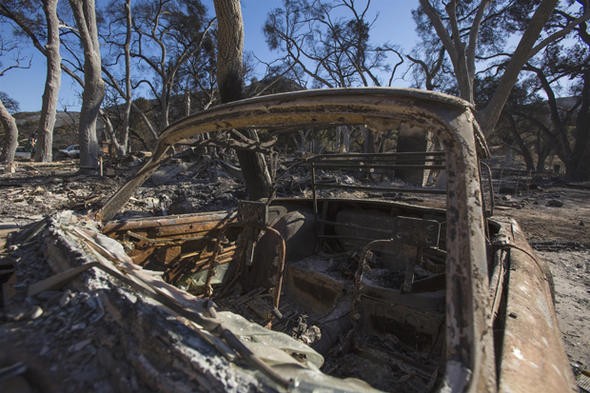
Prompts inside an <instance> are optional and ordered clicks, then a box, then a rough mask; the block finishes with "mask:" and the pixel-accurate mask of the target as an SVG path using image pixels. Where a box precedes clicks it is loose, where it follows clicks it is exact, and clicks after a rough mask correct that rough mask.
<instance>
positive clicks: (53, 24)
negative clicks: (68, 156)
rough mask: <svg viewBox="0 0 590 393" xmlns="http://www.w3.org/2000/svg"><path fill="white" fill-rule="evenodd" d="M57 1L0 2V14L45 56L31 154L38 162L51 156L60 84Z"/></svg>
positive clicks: (12, 0)
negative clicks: (36, 133) (35, 134)
mask: <svg viewBox="0 0 590 393" xmlns="http://www.w3.org/2000/svg"><path fill="white" fill-rule="evenodd" d="M57 3H58V0H43V1H37V0H26V1H14V0H2V1H0V17H3V18H5V19H8V20H10V21H11V22H12V23H13V24H15V25H16V27H17V30H18V32H19V34H23V35H25V36H27V37H28V38H29V39H30V40H31V41H32V43H33V45H34V46H35V47H36V48H37V49H38V50H39V51H40V52H41V53H42V54H43V55H44V56H45V58H46V64H47V67H46V77H45V88H44V91H43V99H42V108H41V117H40V120H39V127H38V131H39V132H38V143H37V148H36V150H35V154H34V157H35V159H36V160H37V161H51V160H52V159H53V157H52V154H53V153H52V151H53V130H54V127H55V120H56V113H57V102H58V97H59V89H60V85H61V69H60V68H61V55H60V38H59V19H58V16H57Z"/></svg>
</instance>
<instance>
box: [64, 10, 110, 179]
mask: <svg viewBox="0 0 590 393" xmlns="http://www.w3.org/2000/svg"><path fill="white" fill-rule="evenodd" d="M70 6H71V7H72V11H73V13H74V19H75V20H76V25H77V27H78V31H79V34H80V40H81V41H82V47H83V48H84V92H83V93H82V110H81V112H80V125H79V138H80V172H82V173H88V174H96V173H97V170H98V152H99V146H98V139H97V135H96V121H97V119H98V115H99V112H100V105H101V104H102V100H103V98H104V81H103V80H102V76H101V56H100V46H99V44H98V29H97V24H96V10H95V5H94V0H70Z"/></svg>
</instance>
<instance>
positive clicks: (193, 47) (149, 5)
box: [131, 0, 214, 128]
mask: <svg viewBox="0 0 590 393" xmlns="http://www.w3.org/2000/svg"><path fill="white" fill-rule="evenodd" d="M213 22H214V21H213V19H212V18H209V17H208V16H207V10H206V8H205V6H204V5H203V4H202V3H201V1H200V0H191V1H188V2H185V1H179V0H157V1H147V0H144V1H139V2H137V3H135V4H134V5H133V23H132V27H133V35H134V38H133V40H132V44H131V57H132V58H134V59H136V60H138V63H137V67H138V69H139V70H140V72H141V73H142V75H143V77H139V78H137V79H136V81H135V87H139V86H146V87H147V89H148V90H149V92H150V93H151V95H152V96H153V97H154V98H155V99H156V100H157V102H158V106H159V113H160V116H159V117H160V119H159V125H160V127H161V128H164V127H167V126H168V125H169V124H170V113H171V103H172V99H173V97H174V96H175V94H176V93H178V91H179V90H180V89H179V87H178V84H179V81H180V78H181V74H182V69H183V67H184V66H185V65H186V63H187V62H188V61H189V59H192V60H193V61H195V59H197V61H200V62H203V63H205V62H208V61H210V59H211V57H210V56H211V51H210V50H208V46H207V44H208V43H210V39H209V35H210V34H211V30H212V26H213Z"/></svg>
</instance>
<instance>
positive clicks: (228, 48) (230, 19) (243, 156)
mask: <svg viewBox="0 0 590 393" xmlns="http://www.w3.org/2000/svg"><path fill="white" fill-rule="evenodd" d="M214 4H215V14H216V15H217V24H218V28H217V35H218V37H217V40H218V46H219V50H218V54H217V80H218V84H219V94H220V96H221V101H222V102H231V101H236V100H239V99H242V98H243V94H244V65H243V59H242V57H243V48H244V23H243V21H242V10H241V8H240V2H239V0H214ZM245 134H246V136H247V137H248V138H250V139H253V140H257V139H258V137H257V135H256V133H255V132H254V131H248V132H247V133H245ZM237 154H238V159H239V161H240V166H241V168H242V174H243V176H244V181H245V182H246V189H247V191H248V196H249V197H250V199H260V198H265V197H268V196H270V193H271V180H270V174H269V172H268V167H267V165H266V160H265V159H264V156H263V155H262V154H261V153H256V152H253V151H248V150H238V151H237Z"/></svg>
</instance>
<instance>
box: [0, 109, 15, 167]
mask: <svg viewBox="0 0 590 393" xmlns="http://www.w3.org/2000/svg"><path fill="white" fill-rule="evenodd" d="M0 124H2V127H3V128H4V132H5V133H6V138H5V140H4V145H3V149H2V156H1V157H0V160H1V161H2V162H4V163H6V164H7V165H8V167H11V166H12V165H13V162H14V153H15V152H16V147H17V146H18V127H17V126H16V121H15V120H14V117H12V115H11V114H10V112H8V109H6V107H5V106H4V103H3V102H2V100H0Z"/></svg>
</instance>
